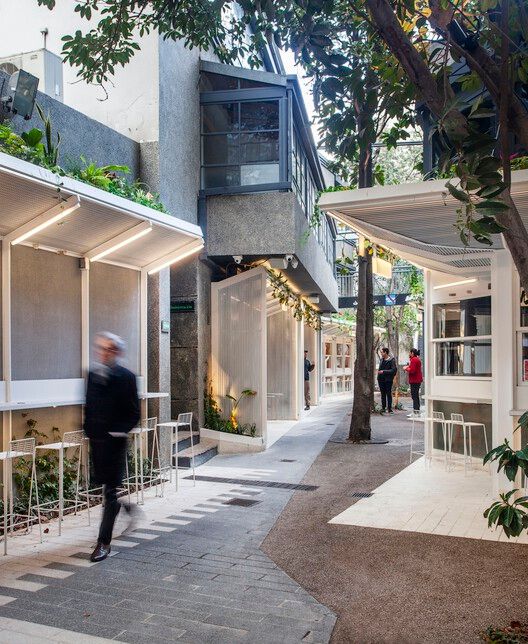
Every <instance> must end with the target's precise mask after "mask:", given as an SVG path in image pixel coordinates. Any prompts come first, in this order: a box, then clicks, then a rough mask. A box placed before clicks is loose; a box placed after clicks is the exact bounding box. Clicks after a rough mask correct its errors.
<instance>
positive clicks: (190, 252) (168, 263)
mask: <svg viewBox="0 0 528 644" xmlns="http://www.w3.org/2000/svg"><path fill="white" fill-rule="evenodd" d="M203 247H204V244H203V242H202V243H201V244H200V245H199V246H195V247H194V248H191V249H190V250H188V251H186V252H183V253H182V254H181V255H173V256H172V257H171V258H170V259H168V260H167V261H166V262H163V263H162V264H160V265H159V266H156V267H155V268H152V269H151V270H150V271H147V272H148V274H149V275H154V274H155V273H159V272H160V271H161V270H162V269H164V268H167V267H168V266H172V264H175V263H176V262H179V261H181V260H182V259H185V258H186V257H190V256H191V255H194V254H195V253H198V252H200V251H201V250H202V248H203Z"/></svg>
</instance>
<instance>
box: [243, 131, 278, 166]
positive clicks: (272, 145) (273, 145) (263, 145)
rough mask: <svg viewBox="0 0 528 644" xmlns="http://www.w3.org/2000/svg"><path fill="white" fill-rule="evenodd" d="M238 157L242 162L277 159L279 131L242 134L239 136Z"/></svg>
mask: <svg viewBox="0 0 528 644" xmlns="http://www.w3.org/2000/svg"><path fill="white" fill-rule="evenodd" d="M240 159H241V162H242V163H258V162H259V161H278V160H279V133H278V132H261V133H257V132H255V133H254V134H242V135H241V137H240Z"/></svg>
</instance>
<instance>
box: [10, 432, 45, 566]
mask: <svg viewBox="0 0 528 644" xmlns="http://www.w3.org/2000/svg"><path fill="white" fill-rule="evenodd" d="M28 457H29V458H30V459H31V482H30V486H29V498H28V509H27V515H22V516H21V518H22V519H25V520H24V521H20V522H14V514H13V461H14V460H15V459H17V458H28ZM0 462H1V463H2V467H3V475H4V476H3V487H4V489H3V502H4V508H3V510H4V512H3V514H4V516H3V529H4V534H3V538H4V555H7V534H8V528H9V529H10V531H11V533H13V530H14V529H15V527H16V526H17V525H18V524H20V523H26V521H27V531H28V532H29V528H30V524H31V519H32V517H33V514H32V512H33V508H34V507H35V508H36V510H37V521H38V526H39V534H40V540H41V541H42V525H41V522H40V503H39V495H38V486H37V471H36V468H35V439H34V438H22V439H20V440H12V441H11V442H10V443H9V449H8V450H7V451H5V452H0ZM33 489H35V499H36V505H35V506H33V505H32V504H31V501H32V499H33Z"/></svg>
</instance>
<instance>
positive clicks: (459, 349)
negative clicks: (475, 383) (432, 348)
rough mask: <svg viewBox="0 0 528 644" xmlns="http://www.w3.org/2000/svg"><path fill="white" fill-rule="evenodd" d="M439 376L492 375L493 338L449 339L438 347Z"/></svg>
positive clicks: (437, 363) (437, 364)
mask: <svg viewBox="0 0 528 644" xmlns="http://www.w3.org/2000/svg"><path fill="white" fill-rule="evenodd" d="M436 375H437V376H480V377H490V376H491V340H465V341H457V340H455V341H448V342H441V343H438V344H437V347H436Z"/></svg>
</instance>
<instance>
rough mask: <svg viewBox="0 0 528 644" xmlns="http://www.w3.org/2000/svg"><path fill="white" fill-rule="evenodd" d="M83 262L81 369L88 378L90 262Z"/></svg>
mask: <svg viewBox="0 0 528 644" xmlns="http://www.w3.org/2000/svg"><path fill="white" fill-rule="evenodd" d="M81 262H84V265H82V264H81V266H82V268H81V369H82V375H83V378H86V377H87V376H88V371H89V370H90V261H89V260H88V259H84V260H81Z"/></svg>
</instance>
